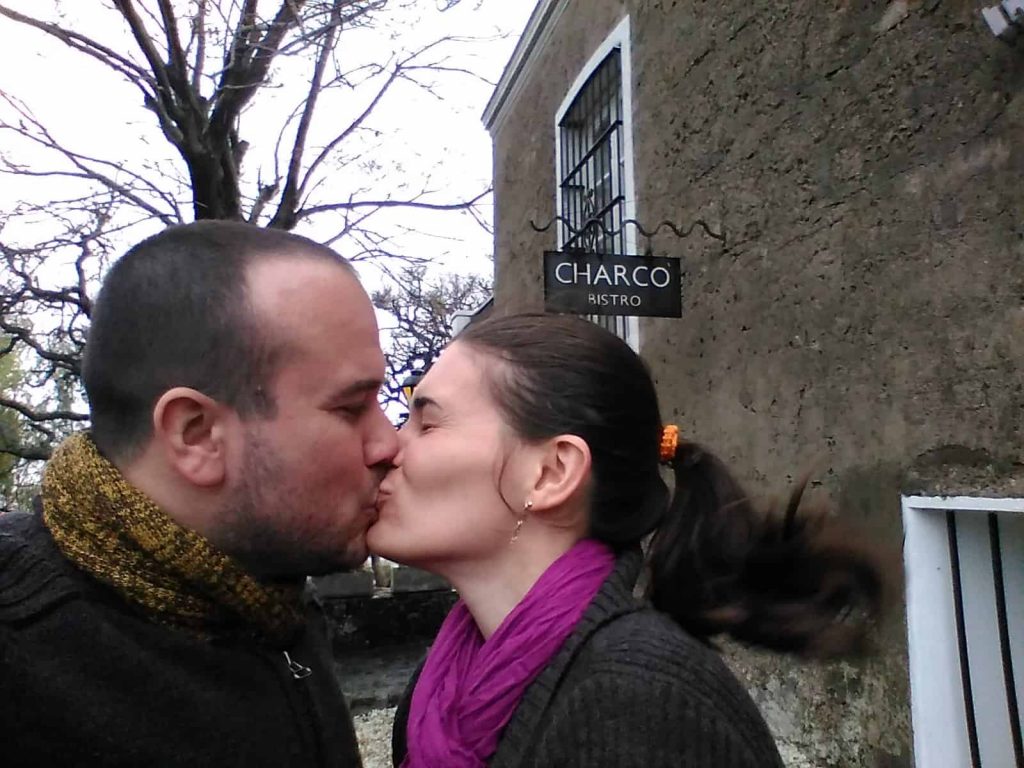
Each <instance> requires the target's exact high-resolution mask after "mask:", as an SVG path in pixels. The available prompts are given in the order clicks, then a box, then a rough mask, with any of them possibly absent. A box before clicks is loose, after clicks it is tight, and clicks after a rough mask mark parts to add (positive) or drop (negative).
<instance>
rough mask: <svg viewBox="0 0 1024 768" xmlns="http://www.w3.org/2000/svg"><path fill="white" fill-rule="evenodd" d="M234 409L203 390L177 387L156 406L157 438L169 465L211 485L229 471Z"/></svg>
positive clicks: (185, 476)
mask: <svg viewBox="0 0 1024 768" xmlns="http://www.w3.org/2000/svg"><path fill="white" fill-rule="evenodd" d="M230 414H233V411H231V409H229V408H227V407H226V406H224V405H222V404H221V403H218V402H217V401H216V400H214V399H213V398H211V397H207V396H206V395H204V394H203V393H202V392H198V391H196V390H194V389H191V388H189V387H175V388H173V389H169V390H167V391H166V392H164V393H163V395H161V396H160V399H159V400H157V402H156V405H155V406H154V407H153V440H154V441H155V442H156V444H157V445H158V446H159V449H160V451H161V453H162V454H163V456H164V458H165V460H166V461H167V464H168V466H169V467H170V468H171V469H172V470H173V471H174V472H176V473H177V474H178V475H179V476H180V477H182V478H183V479H184V480H186V481H188V482H190V483H192V484H193V485H196V486H200V487H204V488H208V487H211V486H215V485H219V484H220V483H223V482H224V477H225V475H226V473H227V444H226V443H227V440H226V438H227V428H228V421H229V419H230Z"/></svg>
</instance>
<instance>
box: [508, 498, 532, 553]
mask: <svg viewBox="0 0 1024 768" xmlns="http://www.w3.org/2000/svg"><path fill="white" fill-rule="evenodd" d="M531 509H533V502H532V501H528V502H526V503H525V504H523V516H522V517H520V518H519V520H517V521H516V529H515V530H514V531H513V532H512V539H511V541H509V544H514V543H515V541H516V539H518V538H519V531H521V530H522V528H523V523H525V522H526V516H527V515H528V514H529V512H530V510H531Z"/></svg>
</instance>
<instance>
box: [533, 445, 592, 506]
mask: <svg viewBox="0 0 1024 768" xmlns="http://www.w3.org/2000/svg"><path fill="white" fill-rule="evenodd" d="M536 450H537V451H538V454H539V455H538V459H539V461H538V464H537V472H536V477H535V479H534V483H533V487H532V489H531V490H530V493H529V496H528V498H529V499H530V501H532V502H533V507H532V509H533V512H534V513H538V512H544V511H547V510H557V509H559V508H562V507H564V506H565V505H566V504H567V503H569V501H570V500H572V499H573V498H575V497H576V496H577V495H578V494H579V493H580V492H582V491H583V490H584V489H585V488H586V487H587V485H588V483H589V482H590V446H588V445H587V443H586V441H585V440H584V439H583V438H581V437H577V436H576V435H559V436H558V437H553V438H551V439H549V440H547V441H545V442H544V443H543V444H542V445H539V446H536Z"/></svg>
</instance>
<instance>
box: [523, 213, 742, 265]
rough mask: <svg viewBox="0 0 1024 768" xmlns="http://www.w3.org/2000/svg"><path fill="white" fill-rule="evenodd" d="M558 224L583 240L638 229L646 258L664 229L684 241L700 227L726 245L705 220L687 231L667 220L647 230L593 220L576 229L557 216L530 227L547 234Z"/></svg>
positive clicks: (631, 222) (636, 225)
mask: <svg viewBox="0 0 1024 768" xmlns="http://www.w3.org/2000/svg"><path fill="white" fill-rule="evenodd" d="M556 222H560V223H561V224H562V225H563V226H565V228H566V229H567V230H568V231H569V234H570V235H571V236H572V237H575V236H576V235H578V234H580V233H586V234H585V235H584V238H583V239H586V237H587V236H588V235H589V237H590V239H594V238H596V236H597V233H598V231H600V233H601V234H602V235H603V236H604V237H615V236H616V235H618V234H619V233H621V232H622V231H623V230H624V229H625V228H626V227H627V226H632V227H634V228H635V229H636V231H637V232H638V233H640V235H642V236H643V237H644V238H646V239H647V245H646V247H645V248H644V255H646V256H653V255H654V246H653V243H654V236H655V235H656V234H658V233H659V232H660V231H661V230H662V229H666V228H667V229H669V230H671V231H672V233H673V234H674V235H675V236H676V237H678V238H679V239H680V240H682V239H683V238H685V237H689V236H690V235H691V234H692V233H693V231H694V230H695V229H697V228H698V227H700V228H701V229H702V230H704V233H705V234H706V235H707V236H708V237H710V238H713V239H715V240H718V241H719V242H721V243H722V244H723V245H724V244H725V233H724V232H716V231H715V230H713V229H712V228H711V227H710V226H708V223H707V222H706V221H704V219H696V220H695V221H694V222H693V223H692V224H690V226H689V227H686V229H683V228H682V227H681V226H678V225H676V224H673V223H672V222H671V221H668V220H667V219H666V220H665V221H662V222H661V223H660V224H658V226H656V227H655V228H654V229H652V230H647V229H645V228H644V227H643V225H642V224H640V222H639V221H637V220H636V219H625V220H624V221H623V222H622V226H621V227H619V228H618V229H608V227H606V226H605V224H604V222H603V221H602V220H601V219H598V218H591V219H588V220H587V221H585V222H583V226H581V227H580V228H579V229H576V228H575V227H573V225H572V222H570V221H569V220H568V219H566V218H565V217H564V216H555V217H554V218H552V219H551V220H550V221H548V223H547V224H545V225H544V226H538V225H537V224H536V223H535V222H534V221H533V219H530V227H531V228H532V229H533V231H534V232H547V231H548V230H549V229H551V227H552V226H553V225H554V224H555V223H556ZM573 250H587V249H586V247H585V246H584V247H582V248H579V249H573Z"/></svg>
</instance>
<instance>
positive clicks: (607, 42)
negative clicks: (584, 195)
mask: <svg viewBox="0 0 1024 768" xmlns="http://www.w3.org/2000/svg"><path fill="white" fill-rule="evenodd" d="M616 48H618V49H619V61H620V66H621V67H622V72H621V79H622V151H623V153H624V155H625V157H624V158H623V160H624V161H625V162H624V163H623V166H624V173H625V178H624V179H623V189H624V190H625V198H626V199H625V205H624V218H625V219H635V218H636V187H635V184H634V166H633V66H632V54H631V46H630V25H629V16H626V17H625V18H624V19H622V21H620V22H619V23H618V24H617V25H616V27H615V29H613V30H612V32H611V33H610V34H609V35H608V37H606V38H605V39H604V41H603V42H602V43H601V45H599V46H598V48H597V50H595V51H594V54H593V55H592V56H591V57H590V60H589V61H588V62H587V63H586V65H585V66H584V67H583V69H582V70H580V73H579V75H578V76H577V77H576V80H575V81H574V82H573V84H572V87H571V88H569V91H568V93H566V95H565V98H564V99H563V100H562V103H561V104H560V105H559V107H558V111H557V112H555V124H554V131H555V132H554V136H555V179H561V173H562V142H561V140H560V139H561V137H560V135H559V130H560V129H559V125H560V124H561V122H562V120H563V118H564V117H565V113H566V112H568V111H569V107H570V106H572V103H573V101H575V100H576V97H577V96H578V95H579V93H580V90H581V89H582V88H583V86H584V85H585V84H586V82H587V80H589V79H590V76H591V75H592V74H593V73H594V71H595V70H596V69H597V68H598V67H599V66H600V65H601V62H603V61H604V60H605V59H606V58H608V55H609V54H611V53H612V51H613V50H615V49H616ZM561 212H562V189H561V186H560V185H559V184H558V183H557V182H556V184H555V214H556V215H561ZM555 229H556V230H557V232H558V248H559V249H561V248H562V246H563V239H564V238H563V228H562V227H556V228H555ZM625 236H626V249H627V251H629V252H630V253H637V252H638V251H637V233H636V227H633V226H629V227H627V228H626V232H625ZM625 341H626V343H627V344H629V346H630V347H632V349H633V351H634V352H637V353H639V352H640V321H639V318H637V317H633V316H626V338H625Z"/></svg>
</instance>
